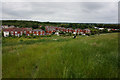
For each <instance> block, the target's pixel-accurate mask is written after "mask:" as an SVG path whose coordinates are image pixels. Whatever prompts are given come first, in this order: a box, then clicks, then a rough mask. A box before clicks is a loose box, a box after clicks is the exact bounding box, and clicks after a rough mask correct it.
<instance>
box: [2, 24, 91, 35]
mask: <svg viewBox="0 0 120 80" xmlns="http://www.w3.org/2000/svg"><path fill="white" fill-rule="evenodd" d="M61 31H62V32H64V33H73V34H85V33H90V30H89V29H84V30H82V29H79V28H77V29H72V28H64V27H53V26H45V30H42V29H34V30H32V28H16V27H13V28H12V27H11V28H3V34H4V37H8V36H10V35H11V36H18V37H19V36H22V35H26V36H30V35H31V34H33V35H34V36H40V35H51V34H52V33H53V32H54V33H56V34H59V32H61Z"/></svg>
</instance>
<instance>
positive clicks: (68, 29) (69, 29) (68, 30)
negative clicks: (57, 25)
mask: <svg viewBox="0 0 120 80" xmlns="http://www.w3.org/2000/svg"><path fill="white" fill-rule="evenodd" d="M65 31H66V32H70V33H72V32H73V29H72V28H66V29H65Z"/></svg>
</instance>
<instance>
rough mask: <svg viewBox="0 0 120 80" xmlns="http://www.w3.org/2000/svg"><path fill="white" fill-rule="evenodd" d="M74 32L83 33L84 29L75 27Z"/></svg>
mask: <svg viewBox="0 0 120 80" xmlns="http://www.w3.org/2000/svg"><path fill="white" fill-rule="evenodd" d="M73 33H75V34H83V30H82V29H79V28H78V29H74V30H73Z"/></svg>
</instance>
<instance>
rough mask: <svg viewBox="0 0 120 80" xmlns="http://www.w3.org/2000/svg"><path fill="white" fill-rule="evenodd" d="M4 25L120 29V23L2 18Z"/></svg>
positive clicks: (34, 27)
mask: <svg viewBox="0 0 120 80" xmlns="http://www.w3.org/2000/svg"><path fill="white" fill-rule="evenodd" d="M2 25H8V26H11V25H14V26H15V27H19V28H21V27H28V28H33V29H37V28H39V26H56V27H65V28H73V29H75V28H80V29H85V28H93V27H99V28H113V29H119V28H120V25H118V24H101V23H60V22H38V21H25V20H2Z"/></svg>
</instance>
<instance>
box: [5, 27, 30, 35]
mask: <svg viewBox="0 0 120 80" xmlns="http://www.w3.org/2000/svg"><path fill="white" fill-rule="evenodd" d="M3 33H4V37H7V36H9V35H12V36H18V37H19V36H22V35H23V34H25V35H26V36H29V35H30V34H32V28H7V29H3Z"/></svg>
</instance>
